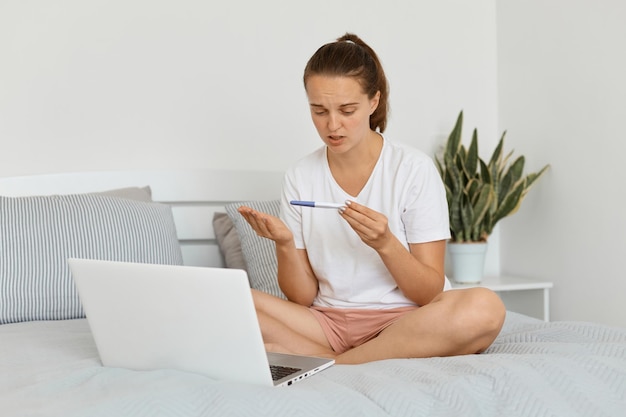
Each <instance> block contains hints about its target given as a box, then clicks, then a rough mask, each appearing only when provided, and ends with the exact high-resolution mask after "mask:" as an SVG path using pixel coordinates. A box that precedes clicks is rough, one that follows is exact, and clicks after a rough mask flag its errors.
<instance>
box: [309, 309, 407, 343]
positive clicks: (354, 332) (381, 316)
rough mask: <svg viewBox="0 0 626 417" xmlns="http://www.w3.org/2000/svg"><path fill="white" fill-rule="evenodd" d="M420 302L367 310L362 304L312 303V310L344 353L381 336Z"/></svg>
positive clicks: (331, 341)
mask: <svg viewBox="0 0 626 417" xmlns="http://www.w3.org/2000/svg"><path fill="white" fill-rule="evenodd" d="M417 308H418V307H417V306H409V307H399V308H391V309H379V310H364V309H359V308H328V307H316V306H313V307H310V308H309V311H311V313H313V316H315V318H316V319H317V321H318V322H319V324H320V325H321V326H322V330H323V331H324V334H325V335H326V338H327V339H328V343H329V344H330V346H331V347H332V348H333V350H334V351H335V352H337V353H343V352H345V351H347V350H350V349H352V348H353V347H356V346H359V345H362V344H363V343H365V342H367V341H368V340H371V339H373V338H375V337H376V336H378V334H379V333H380V332H382V331H383V330H384V329H385V328H386V327H387V326H389V325H390V324H392V323H393V322H395V321H396V320H398V319H399V318H400V317H402V316H403V315H405V314H406V313H408V312H410V311H413V310H416V309H417Z"/></svg>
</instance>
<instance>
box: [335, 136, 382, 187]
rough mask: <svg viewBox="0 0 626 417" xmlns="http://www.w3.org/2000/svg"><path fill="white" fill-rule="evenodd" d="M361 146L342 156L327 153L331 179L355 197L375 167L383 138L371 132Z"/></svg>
mask: <svg viewBox="0 0 626 417" xmlns="http://www.w3.org/2000/svg"><path fill="white" fill-rule="evenodd" d="M361 145H362V146H359V147H358V148H354V149H351V150H350V152H345V153H342V154H332V153H330V152H329V153H327V158H328V166H329V168H330V172H331V173H332V175H333V178H334V179H335V181H336V182H337V184H339V186H340V187H341V188H342V189H343V190H344V191H345V192H346V193H348V194H349V195H351V196H355V197H356V196H358V195H359V193H360V192H361V190H362V189H363V187H365V184H367V181H368V180H369V178H370V176H371V175H372V171H374V167H376V163H377V162H378V158H379V157H380V153H381V151H382V148H383V138H382V136H381V135H380V134H378V133H376V132H373V131H372V132H371V134H370V135H369V137H368V138H367V139H366V140H364V141H363V142H362V143H361Z"/></svg>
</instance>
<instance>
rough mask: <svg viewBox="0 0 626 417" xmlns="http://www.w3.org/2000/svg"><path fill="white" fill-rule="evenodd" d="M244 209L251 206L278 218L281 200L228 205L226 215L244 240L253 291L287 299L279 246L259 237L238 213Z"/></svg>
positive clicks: (244, 250) (242, 245)
mask: <svg viewBox="0 0 626 417" xmlns="http://www.w3.org/2000/svg"><path fill="white" fill-rule="evenodd" d="M240 206H248V207H250V208H253V209H255V210H258V211H261V212H263V213H267V214H270V215H272V216H278V215H279V212H280V202H279V201H278V200H273V201H246V202H241V203H233V204H228V205H226V213H227V214H228V217H230V219H231V220H232V222H233V224H234V225H235V229H236V230H237V234H238V235H239V240H241V251H242V253H243V258H244V260H245V262H246V270H247V271H248V279H249V280H250V287H252V288H254V289H257V290H259V291H263V292H266V293H269V294H272V295H275V296H277V297H281V298H286V297H285V295H284V294H283V292H282V291H281V290H280V287H279V286H278V279H277V275H278V262H277V261H276V245H275V243H274V242H273V241H272V240H270V239H266V238H263V237H260V236H258V235H257V234H256V232H255V231H254V230H253V229H252V227H250V225H249V224H248V222H247V221H246V220H245V219H244V218H243V216H241V214H239V212H238V211H237V208H238V207H240Z"/></svg>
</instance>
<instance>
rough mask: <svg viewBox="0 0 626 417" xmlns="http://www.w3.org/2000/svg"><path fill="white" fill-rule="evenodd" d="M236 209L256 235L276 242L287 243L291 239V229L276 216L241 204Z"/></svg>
mask: <svg viewBox="0 0 626 417" xmlns="http://www.w3.org/2000/svg"><path fill="white" fill-rule="evenodd" d="M237 211H239V213H240V214H241V215H242V216H243V218H244V219H246V221H247V222H248V224H250V226H251V227H252V229H253V230H254V231H255V232H256V234H257V235H259V236H261V237H264V238H267V239H271V240H273V241H274V242H276V244H281V243H287V242H290V241H291V240H293V234H292V233H291V230H289V228H288V227H287V226H286V225H285V223H284V222H283V221H282V220H281V219H279V218H278V217H275V216H272V215H269V214H267V213H262V212H260V211H257V210H254V209H252V208H250V207H247V206H241V207H239V208H238V209H237Z"/></svg>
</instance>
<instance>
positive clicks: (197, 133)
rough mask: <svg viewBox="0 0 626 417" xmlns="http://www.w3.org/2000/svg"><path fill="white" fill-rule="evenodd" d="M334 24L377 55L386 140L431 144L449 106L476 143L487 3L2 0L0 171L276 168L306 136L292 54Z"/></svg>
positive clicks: (492, 110) (489, 66) (491, 64)
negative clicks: (386, 107)
mask: <svg viewBox="0 0 626 417" xmlns="http://www.w3.org/2000/svg"><path fill="white" fill-rule="evenodd" d="M346 31H353V32H355V33H357V34H358V35H360V36H361V37H362V38H363V39H364V40H365V41H366V42H368V43H369V44H370V45H371V46H372V47H373V48H374V49H375V50H376V51H377V52H378V54H379V56H380V58H381V60H382V61H383V65H384V66H385V68H386V71H387V75H388V77H389V80H390V84H391V97H390V102H391V119H390V122H389V128H388V130H387V132H386V133H387V136H388V138H390V139H393V140H395V141H400V142H406V143H409V144H412V145H414V146H416V147H418V148H420V149H422V150H424V151H426V152H427V153H429V154H431V155H433V154H434V153H435V151H436V150H437V148H438V146H440V145H441V144H442V143H443V142H444V141H445V139H446V137H447V134H448V133H449V131H450V130H451V129H452V127H453V125H454V121H455V119H456V116H457V114H458V112H459V111H460V110H461V109H463V110H464V111H465V119H466V127H467V130H468V132H469V131H470V129H472V128H473V127H478V128H479V130H480V132H481V135H482V143H484V144H485V145H484V146H485V149H489V148H491V147H492V146H491V145H492V144H493V143H495V141H496V136H497V132H496V126H497V109H496V103H497V99H496V97H497V90H496V88H497V82H496V39H495V31H496V27H495V2H494V0H475V1H472V2H466V1H465V0H444V1H437V2H433V1H426V0H420V1H412V0H406V1H401V0H392V1H387V2H384V3H381V2H379V1H375V0H344V1H339V2H337V1H331V0H320V1H318V2H315V3H302V2H297V1H290V0H268V1H264V2H257V1H254V0H239V1H237V0H235V1H228V2H225V1H221V2H218V1H207V0H180V1H163V0H157V1H152V0H90V1H88V2H87V1H82V0H67V1H63V2H50V1H47V0H29V1H24V0H2V1H0V60H1V62H0V176H13V175H25V174H35V173H48V172H64V171H83V170H108V169H129V168H155V169H160V168H172V169H175V168H185V167H189V168H205V167H214V168H233V169H241V168H250V169H262V170H284V169H285V168H286V167H287V166H288V165H289V164H291V163H292V162H294V161H295V160H296V159H298V158H300V157H301V156H303V155H304V154H306V153H308V152H309V151H311V150H313V149H315V148H317V147H318V146H319V145H320V144H321V142H320V140H319V138H318V137H317V135H316V133H315V131H314V128H313V125H312V123H311V121H310V118H309V113H308V106H307V102H306V97H305V94H304V90H303V86H302V71H303V69H304V65H305V63H306V61H307V60H308V58H309V57H310V56H311V55H312V54H313V52H315V50H316V49H317V48H318V47H319V46H321V45H322V44H323V43H326V42H329V41H332V40H334V39H335V38H336V37H338V36H340V35H342V34H343V33H345V32H346ZM466 138H467V140H468V141H469V133H467V134H466ZM488 256H489V258H488V263H487V270H488V272H490V273H493V274H495V273H498V271H499V263H498V262H499V255H498V245H497V236H496V237H494V245H492V248H491V249H490V251H489V254H488Z"/></svg>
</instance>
